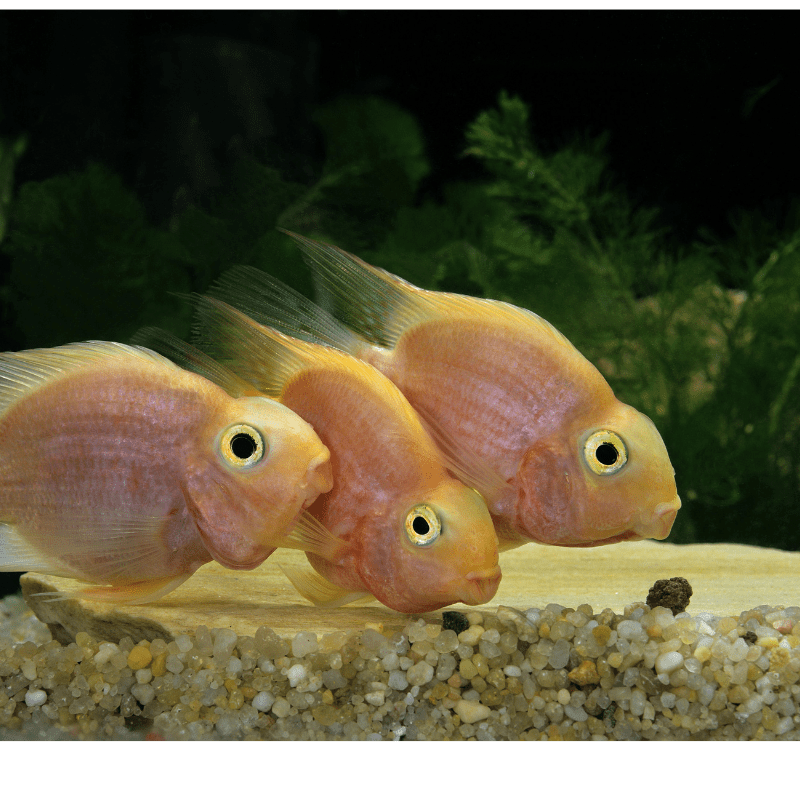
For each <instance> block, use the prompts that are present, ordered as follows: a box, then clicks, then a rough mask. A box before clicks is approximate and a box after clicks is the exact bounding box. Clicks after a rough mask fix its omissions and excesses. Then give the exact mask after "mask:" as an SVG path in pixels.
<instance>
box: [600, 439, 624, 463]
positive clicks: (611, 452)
mask: <svg viewBox="0 0 800 800" xmlns="http://www.w3.org/2000/svg"><path fill="white" fill-rule="evenodd" d="M595 455H596V456H597V460H598V461H599V462H600V463H601V464H603V465H604V466H606V467H610V466H611V465H612V464H616V463H617V456H618V455H619V454H618V453H617V448H616V447H614V445H613V444H610V443H609V442H603V444H601V445H600V447H598V448H597V451H596V452H595Z"/></svg>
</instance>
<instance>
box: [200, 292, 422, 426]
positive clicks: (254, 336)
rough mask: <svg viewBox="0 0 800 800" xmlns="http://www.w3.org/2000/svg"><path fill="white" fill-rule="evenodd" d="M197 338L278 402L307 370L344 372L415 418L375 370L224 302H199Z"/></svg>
mask: <svg viewBox="0 0 800 800" xmlns="http://www.w3.org/2000/svg"><path fill="white" fill-rule="evenodd" d="M194 334H195V337H196V341H197V342H198V344H199V345H200V347H202V349H203V350H205V351H206V352H209V353H210V354H211V355H212V356H214V357H215V358H218V359H219V360H220V361H222V362H223V363H225V364H229V365H230V366H231V368H232V369H234V370H235V371H236V374H237V375H239V376H241V377H242V378H243V379H244V380H246V381H249V382H250V383H251V384H253V386H255V387H256V388H257V389H258V390H259V391H263V392H266V393H267V394H270V395H272V396H274V397H278V398H279V397H280V396H281V395H282V393H283V390H284V387H285V386H286V384H287V383H288V382H289V381H290V380H291V379H292V378H293V377H294V376H295V375H297V374H298V373H299V372H301V371H302V370H304V369H309V368H320V369H329V370H342V371H345V372H347V373H348V374H349V375H350V377H351V378H354V379H356V380H360V381H362V382H364V383H367V384H370V385H371V386H373V387H374V389H375V392H376V395H377V396H380V397H382V398H383V399H384V400H385V401H386V402H387V403H390V404H392V405H393V406H394V407H395V408H396V409H397V410H401V411H402V412H403V413H404V414H406V415H410V416H412V417H413V412H412V411H411V407H410V406H408V402H407V401H406V400H405V398H403V396H402V395H401V394H400V390H399V389H397V388H396V387H395V386H394V384H393V383H391V381H389V379H388V378H386V377H385V376H384V375H382V374H381V373H380V372H378V370H377V369H375V368H374V367H372V366H370V365H369V364H366V363H364V362H363V361H360V360H359V359H357V358H354V357H353V356H351V355H349V354H347V353H343V352H340V351H339V350H336V349H334V348H331V347H329V346H327V345H323V344H319V343H316V342H304V341H300V340H299V339H295V338H293V337H291V336H287V335H285V334H283V333H280V332H279V331H276V330H274V329H273V328H269V327H266V326H264V325H260V324H259V323H258V322H256V321H255V320H253V319H251V318H250V317H248V316H247V315H246V314H244V313H242V312H241V311H239V310H238V309H236V308H234V307H233V306H230V305H228V304H227V303H225V302H223V301H222V300H217V299H216V298H213V297H203V296H196V306H195V326H194ZM414 419H416V417H414ZM417 424H419V423H417Z"/></svg>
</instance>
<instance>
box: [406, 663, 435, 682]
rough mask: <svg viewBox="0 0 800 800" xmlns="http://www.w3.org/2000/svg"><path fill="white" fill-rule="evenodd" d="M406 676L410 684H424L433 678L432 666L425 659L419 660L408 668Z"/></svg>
mask: <svg viewBox="0 0 800 800" xmlns="http://www.w3.org/2000/svg"><path fill="white" fill-rule="evenodd" d="M406 678H407V679H408V682H409V683H410V684H411V685H412V686H424V685H425V684H426V683H428V681H430V680H431V679H432V678H433V667H432V666H431V665H430V664H429V663H428V662H427V661H420V662H419V663H418V664H414V666H413V667H409V668H408V672H407V673H406Z"/></svg>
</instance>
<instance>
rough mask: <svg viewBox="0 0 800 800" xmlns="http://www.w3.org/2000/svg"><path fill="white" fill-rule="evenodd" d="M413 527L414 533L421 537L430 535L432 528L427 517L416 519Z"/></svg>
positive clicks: (412, 524)
mask: <svg viewBox="0 0 800 800" xmlns="http://www.w3.org/2000/svg"><path fill="white" fill-rule="evenodd" d="M411 527H412V528H413V529H414V533H417V534H419V535H420V536H425V534H427V533H430V530H431V526H430V525H428V520H426V519H425V517H414V521H413V522H412V523H411Z"/></svg>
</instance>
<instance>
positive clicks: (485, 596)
mask: <svg viewBox="0 0 800 800" xmlns="http://www.w3.org/2000/svg"><path fill="white" fill-rule="evenodd" d="M502 577H503V573H502V572H501V570H500V565H499V564H498V565H497V566H495V567H494V568H492V569H489V570H473V571H472V572H468V573H467V574H466V575H465V576H464V583H465V585H464V586H462V589H461V592H460V593H459V595H460V598H459V599H460V600H461V602H462V603H465V604H466V605H468V606H479V605H482V604H483V603H488V602H489V601H490V600H491V599H492V598H493V597H494V596H495V594H497V589H498V587H499V586H500V579H501V578H502Z"/></svg>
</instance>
